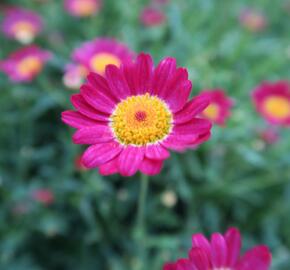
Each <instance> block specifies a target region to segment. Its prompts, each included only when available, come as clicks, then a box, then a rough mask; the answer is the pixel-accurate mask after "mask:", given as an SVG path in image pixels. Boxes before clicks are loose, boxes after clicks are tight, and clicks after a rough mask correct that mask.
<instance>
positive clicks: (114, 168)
mask: <svg viewBox="0 0 290 270" xmlns="http://www.w3.org/2000/svg"><path fill="white" fill-rule="evenodd" d="M99 173H100V174H101V175H104V176H106V175H111V174H115V173H118V158H114V159H112V160H111V161H109V162H107V163H105V164H102V165H100V166H99Z"/></svg>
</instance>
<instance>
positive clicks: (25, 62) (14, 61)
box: [0, 46, 52, 82]
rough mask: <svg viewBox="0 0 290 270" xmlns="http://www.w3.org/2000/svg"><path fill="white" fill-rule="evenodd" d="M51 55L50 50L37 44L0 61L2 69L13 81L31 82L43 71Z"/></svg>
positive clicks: (0, 69) (0, 68)
mask: <svg viewBox="0 0 290 270" xmlns="http://www.w3.org/2000/svg"><path fill="white" fill-rule="evenodd" d="M51 56H52V55H51V53H50V52H48V51H44V50H42V49H40V48H38V47H37V46H28V47H25V48H22V49H20V50H18V51H16V52H14V53H12V54H11V55H10V56H9V57H8V59H6V60H3V61H0V71H2V72H4V73H6V74H7V75H8V77H9V78H10V80H11V81H14V82H29V81H31V80H33V79H34V78H35V77H36V76H37V75H38V74H39V73H40V72H41V71H42V69H43V66H44V64H45V63H46V62H47V61H48V60H49V59H50V58H51Z"/></svg>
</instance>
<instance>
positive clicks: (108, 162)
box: [62, 54, 211, 176]
mask: <svg viewBox="0 0 290 270" xmlns="http://www.w3.org/2000/svg"><path fill="white" fill-rule="evenodd" d="M87 79H88V81H87V83H86V84H85V85H83V86H82V87H81V92H80V94H76V95H73V96H72V99H71V101H72V104H73V106H74V107H75V109H76V111H66V112H64V113H63V114H62V119H63V121H64V122H65V123H66V124H68V125H70V126H72V127H74V128H77V131H76V133H75V134H74V136H73V141H74V142H75V143H77V144H88V145H91V146H90V147H89V148H88V149H87V150H86V151H85V153H84V155H83V157H82V163H83V164H84V165H85V166H86V167H87V168H95V167H98V168H99V172H100V173H101V174H103V175H109V174H113V173H120V174H121V175H124V176H131V175H134V174H135V173H136V172H137V171H138V170H140V171H141V172H142V173H144V174H148V175H154V174H157V173H159V172H160V170H161V167H162V164H163V161H164V160H165V159H167V158H168V157H169V155H170V154H169V151H168V150H169V149H172V150H177V151H183V150H186V149H188V148H192V147H195V146H196V145H198V144H200V143H202V142H204V141H205V140H207V139H208V138H209V135H210V129H211V123H210V122H209V121H208V120H206V119H200V118H198V117H196V116H197V115H198V114H199V113H200V112H201V111H202V110H203V109H204V108H205V107H206V106H207V105H208V103H209V101H208V99H207V98H204V97H198V98H194V99H191V100H190V101H188V98H189V94H190V91H191V82H190V81H189V80H188V74H187V71H186V69H184V68H177V67H176V61H175V59H173V58H165V59H164V60H163V61H161V62H160V63H159V65H158V66H157V67H156V68H155V67H154V64H153V61H152V59H151V57H150V56H149V55H146V54H140V55H139V56H138V58H137V60H136V62H135V63H132V62H131V63H129V62H127V63H125V64H123V65H121V67H119V68H118V67H116V66H114V65H109V66H107V67H106V72H105V76H104V77H103V76H100V75H98V74H96V73H91V74H90V75H89V76H88V78H87Z"/></svg>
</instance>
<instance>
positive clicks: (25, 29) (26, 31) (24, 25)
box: [12, 21, 35, 44]
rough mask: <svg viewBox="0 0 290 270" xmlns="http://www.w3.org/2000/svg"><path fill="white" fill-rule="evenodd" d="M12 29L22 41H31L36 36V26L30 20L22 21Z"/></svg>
mask: <svg viewBox="0 0 290 270" xmlns="http://www.w3.org/2000/svg"><path fill="white" fill-rule="evenodd" d="M12 31H13V33H14V35H15V37H16V39H17V40H19V41H20V42H22V43H25V44H27V43H30V42H31V41H32V40H33V38H34V36H35V27H34V26H33V24H31V23H30V22H26V21H20V22H17V23H15V24H14V25H13V27H12Z"/></svg>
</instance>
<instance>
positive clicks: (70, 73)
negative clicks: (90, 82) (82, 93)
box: [63, 64, 89, 90]
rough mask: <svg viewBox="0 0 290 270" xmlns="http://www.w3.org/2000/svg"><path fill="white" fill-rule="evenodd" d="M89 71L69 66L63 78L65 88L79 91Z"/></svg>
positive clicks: (72, 65)
mask: <svg viewBox="0 0 290 270" xmlns="http://www.w3.org/2000/svg"><path fill="white" fill-rule="evenodd" d="M88 73H89V71H88V70H87V69H86V68H85V67H84V66H82V65H76V64H69V65H67V67H66V71H65V74H64V76H63V83H64V85H65V86H66V87H67V88H70V89H73V90H75V89H79V88H80V86H81V85H82V84H83V82H84V80H85V78H86V77H87V75H88Z"/></svg>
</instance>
